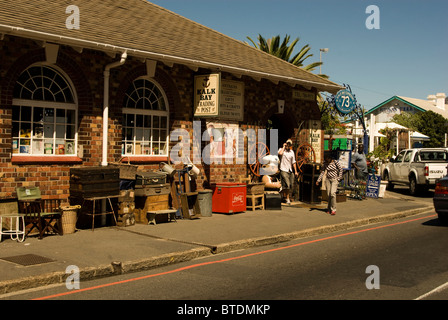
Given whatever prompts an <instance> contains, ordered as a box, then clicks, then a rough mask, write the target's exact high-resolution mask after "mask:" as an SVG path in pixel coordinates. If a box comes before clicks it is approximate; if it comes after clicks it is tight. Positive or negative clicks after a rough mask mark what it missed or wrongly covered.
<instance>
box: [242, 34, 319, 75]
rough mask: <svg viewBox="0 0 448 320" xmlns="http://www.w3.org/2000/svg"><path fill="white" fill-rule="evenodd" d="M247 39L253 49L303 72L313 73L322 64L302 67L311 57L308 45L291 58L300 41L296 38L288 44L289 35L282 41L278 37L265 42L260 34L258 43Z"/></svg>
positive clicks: (314, 63) (316, 63)
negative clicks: (286, 62) (283, 61)
mask: <svg viewBox="0 0 448 320" xmlns="http://www.w3.org/2000/svg"><path fill="white" fill-rule="evenodd" d="M247 39H249V41H250V42H251V43H252V45H253V46H254V47H255V48H257V49H259V50H261V51H264V52H267V53H269V54H271V55H273V56H276V57H277V58H280V59H282V60H285V61H288V62H289V63H291V64H293V65H295V66H297V67H300V68H302V69H304V70H307V71H314V70H315V69H316V68H317V67H319V66H320V65H322V62H313V63H310V64H308V65H304V63H305V60H307V59H308V58H311V57H312V56H313V55H312V54H311V53H309V51H310V50H311V47H310V45H309V44H307V45H305V46H303V47H302V49H300V50H299V52H298V53H297V54H296V55H294V56H292V55H293V52H294V49H295V47H296V45H297V43H298V42H299V40H300V39H299V38H296V39H295V40H294V41H292V42H291V43H289V42H290V40H291V37H290V36H289V35H286V36H285V38H284V39H283V41H282V40H281V39H280V36H279V35H278V36H275V37H272V38H270V39H267V40H266V39H265V38H264V37H263V36H262V35H261V34H259V35H258V38H257V39H258V43H256V42H255V41H254V40H252V38H250V37H247ZM320 76H321V77H323V78H328V76H326V75H320Z"/></svg>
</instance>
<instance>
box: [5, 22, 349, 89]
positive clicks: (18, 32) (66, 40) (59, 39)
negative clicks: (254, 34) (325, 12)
mask: <svg viewBox="0 0 448 320" xmlns="http://www.w3.org/2000/svg"><path fill="white" fill-rule="evenodd" d="M0 33H3V34H7V35H12V36H19V37H24V38H29V39H33V40H40V41H50V42H55V43H58V44H63V45H69V46H70V45H71V46H78V47H79V46H81V47H83V48H86V49H92V50H100V51H106V52H111V51H112V52H117V53H120V54H121V53H124V52H126V53H127V54H128V55H132V56H134V57H139V58H145V59H148V58H149V59H157V60H160V61H162V62H173V63H179V64H184V65H188V66H195V67H202V68H210V69H218V70H220V71H225V72H229V73H236V74H241V75H247V76H251V77H261V78H265V79H268V80H273V81H283V82H286V83H294V84H299V85H304V86H312V87H315V88H316V89H318V90H319V91H327V92H330V93H336V92H337V91H339V90H341V89H344V87H342V86H340V85H338V84H336V83H334V84H333V82H331V81H329V80H326V81H327V82H330V83H329V84H326V83H319V82H315V81H309V80H304V79H298V78H293V77H286V76H282V75H278V74H270V73H265V72H260V71H255V70H249V69H243V68H238V67H232V66H226V65H220V64H216V63H212V62H207V61H200V60H192V59H188V58H183V57H179V56H172V55H166V54H161V53H155V52H149V51H144V50H139V49H133V48H126V47H121V46H115V45H112V44H108V43H101V42H94V41H90V40H83V39H78V38H73V37H67V36H61V35H56V34H51V33H46V32H41V31H35V30H30V29H25V28H20V27H13V26H9V25H4V24H0ZM254 49H255V48H254ZM285 62H287V61H285ZM292 66H293V65H292ZM301 70H302V69H301ZM304 71H305V70H304Z"/></svg>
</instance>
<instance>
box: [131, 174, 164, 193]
mask: <svg viewBox="0 0 448 320" xmlns="http://www.w3.org/2000/svg"><path fill="white" fill-rule="evenodd" d="M165 183H166V173H165V172H162V171H153V172H143V171H137V174H136V180H135V189H138V188H142V187H144V186H150V185H160V184H165Z"/></svg>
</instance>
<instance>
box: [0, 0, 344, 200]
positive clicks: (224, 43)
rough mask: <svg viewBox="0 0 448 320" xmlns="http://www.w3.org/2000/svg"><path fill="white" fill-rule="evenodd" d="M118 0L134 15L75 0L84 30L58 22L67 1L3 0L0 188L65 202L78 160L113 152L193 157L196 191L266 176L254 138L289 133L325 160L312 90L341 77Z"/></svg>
mask: <svg viewBox="0 0 448 320" xmlns="http://www.w3.org/2000/svg"><path fill="white" fill-rule="evenodd" d="M20 2H22V1H20ZM123 5H125V6H129V12H127V13H124V15H127V14H130V15H132V17H134V18H135V20H137V21H139V22H138V23H135V22H134V23H130V25H129V26H122V25H117V24H118V22H117V19H112V18H110V17H109V15H110V14H111V13H114V14H117V12H121V9H120V8H119V6H118V5H117V4H115V3H114V4H112V3H108V4H105V3H98V4H97V5H96V6H95V8H93V7H92V6H91V5H89V1H80V3H79V5H78V6H79V10H80V12H81V15H80V19H82V20H81V24H80V29H79V30H71V29H67V28H66V27H65V25H64V24H63V23H62V20H61V17H60V15H62V18H64V17H65V18H66V16H64V12H65V4H64V3H63V1H61V3H59V4H56V5H54V4H52V3H50V2H48V3H47V2H46V1H42V5H41V8H38V9H36V8H34V9H33V8H31V7H30V5H29V3H27V2H26V1H23V5H21V4H19V3H17V4H14V5H8V4H2V5H1V6H4V7H5V8H3V9H4V10H1V13H0V16H1V18H2V21H3V23H2V25H0V35H1V40H0V57H1V61H2V63H1V65H0V68H1V69H0V75H1V80H0V104H1V108H0V115H1V122H0V135H1V138H2V139H1V142H0V149H1V153H0V157H1V166H0V175H1V177H2V180H1V190H0V198H2V199H14V198H16V197H17V193H16V192H17V191H16V189H17V188H18V187H37V188H39V189H40V191H41V193H42V197H43V198H46V199H59V200H61V201H62V202H65V203H66V204H69V202H70V196H71V194H70V190H71V186H70V183H71V180H72V174H71V170H72V169H74V168H79V167H109V166H111V165H113V164H117V163H119V164H129V165H133V166H135V167H136V168H137V170H138V171H139V172H156V171H158V170H160V169H161V167H162V166H163V165H165V164H166V165H169V166H172V167H173V168H174V169H175V170H185V168H186V167H188V168H189V169H188V170H191V168H194V169H195V170H198V171H197V172H195V174H194V177H193V178H191V175H190V177H189V178H188V181H189V182H191V185H190V186H189V188H191V189H190V191H191V192H193V191H197V190H203V189H209V188H211V186H212V185H213V184H216V183H231V182H235V183H236V182H241V179H242V178H247V177H249V176H251V175H252V178H255V179H257V178H259V179H260V176H259V174H257V172H258V171H255V172H254V170H251V168H252V169H253V168H254V167H257V165H258V163H257V161H258V158H256V159H255V160H254V159H252V156H251V148H252V147H253V146H254V145H255V146H258V145H260V144H263V145H266V146H267V147H268V149H269V151H268V152H269V153H271V154H276V153H277V150H278V147H279V146H281V145H282V143H283V142H284V140H285V139H293V141H294V142H295V145H296V146H299V145H301V144H303V143H308V144H312V146H313V148H314V152H315V154H316V155H318V158H317V159H316V161H317V162H320V158H319V157H320V154H322V150H323V139H321V138H319V137H320V136H321V135H320V132H321V131H320V127H319V126H320V112H319V108H318V106H317V102H316V95H317V93H318V92H319V91H328V92H331V93H335V92H337V91H338V90H339V89H340V86H338V85H336V84H334V83H332V82H330V81H328V80H326V79H322V78H320V77H317V76H315V75H313V74H311V73H308V72H305V71H303V70H301V69H299V68H296V67H294V66H292V65H289V64H288V63H286V62H283V61H279V60H278V59H276V58H274V57H271V56H269V55H267V54H265V53H262V52H258V51H257V50H254V49H253V48H249V47H248V46H247V45H245V44H242V43H240V42H238V41H234V40H233V39H230V38H228V37H225V36H223V35H220V34H218V33H216V32H214V31H213V30H210V29H207V28H204V27H202V26H200V25H198V24H196V23H193V22H191V21H189V20H187V19H184V18H183V17H180V16H178V15H175V14H173V13H171V12H169V11H167V10H163V9H161V8H160V7H157V6H154V5H152V4H151V3H146V2H142V1H127V2H126V4H123ZM18 8H20V10H19V9H18ZM33 10H37V11H39V10H42V12H41V13H39V12H35V11H33ZM156 17H158V18H159V20H157V21H160V18H161V17H163V18H164V19H162V20H163V24H164V26H165V29H164V32H163V33H160V32H155V30H160V28H161V25H160V24H157V23H156V22H155V21H154V20H155V18H156ZM127 18H130V17H126V16H123V19H127ZM100 20H101V21H103V22H104V23H102V24H100V25H98V21H100ZM24 21H32V22H33V23H29V24H24ZM120 21H121V20H120ZM63 22H65V19H64V20H63ZM179 25H182V26H183V28H184V29H182V30H180V29H179ZM93 26H95V28H94V29H92V28H93ZM142 26H144V28H143V27H142ZM115 27H122V28H123V29H125V30H124V31H125V32H126V33H127V36H126V37H123V36H122V35H121V36H120V34H118V33H117V32H116V31H117V29H116V28H115ZM162 27H163V26H162ZM142 28H143V29H142ZM92 30H94V31H95V32H92ZM186 31H195V32H196V33H195V32H191V33H190V32H186ZM198 34H199V35H198ZM185 37H187V38H189V39H188V40H189V41H187V42H185V41H181V40H182V39H183V38H185ZM172 38H175V39H177V41H174V42H173V39H172ZM148 39H151V41H148ZM204 39H205V40H204ZM199 42H201V43H199ZM210 47H211V48H218V47H219V48H221V49H220V50H210ZM223 48H224V49H223ZM243 57H244V58H243ZM254 60H256V63H254ZM316 137H317V138H316ZM255 169H256V168H255ZM254 173H255V174H254ZM179 177H180V175H176V174H175V175H173V176H172V178H173V179H174V180H176V181H179Z"/></svg>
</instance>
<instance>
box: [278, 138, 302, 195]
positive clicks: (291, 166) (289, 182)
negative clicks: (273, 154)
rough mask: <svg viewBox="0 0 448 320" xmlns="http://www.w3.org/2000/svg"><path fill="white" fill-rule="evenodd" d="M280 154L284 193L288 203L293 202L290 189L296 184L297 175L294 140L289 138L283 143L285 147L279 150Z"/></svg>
mask: <svg viewBox="0 0 448 320" xmlns="http://www.w3.org/2000/svg"><path fill="white" fill-rule="evenodd" d="M278 155H279V156H280V157H281V161H280V178H281V182H282V193H283V196H284V197H285V198H286V203H287V204H291V200H290V199H289V194H290V190H291V189H292V187H293V185H294V176H297V175H298V173H297V166H296V157H295V155H294V151H293V150H292V141H291V140H289V139H288V141H286V143H284V144H283V148H280V149H279V150H278Z"/></svg>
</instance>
